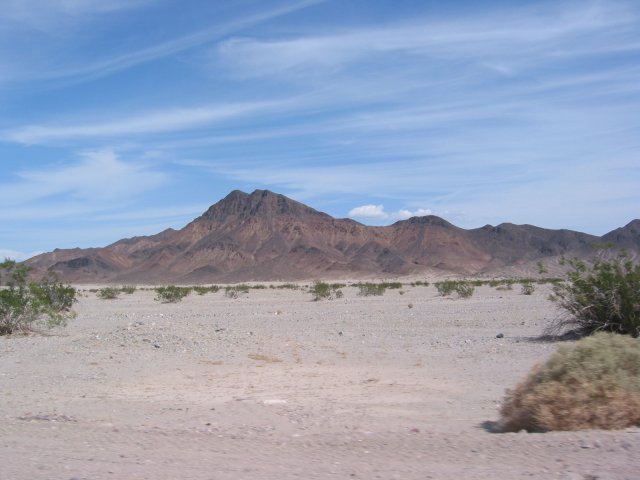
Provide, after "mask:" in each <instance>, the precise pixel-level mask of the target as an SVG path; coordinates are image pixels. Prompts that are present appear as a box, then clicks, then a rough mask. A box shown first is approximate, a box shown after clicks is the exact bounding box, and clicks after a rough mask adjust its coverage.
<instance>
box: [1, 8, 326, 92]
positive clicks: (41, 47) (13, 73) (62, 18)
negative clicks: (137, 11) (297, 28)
mask: <svg viewBox="0 0 640 480" xmlns="http://www.w3.org/2000/svg"><path fill="white" fill-rule="evenodd" d="M7 1H8V2H9V5H8V7H7V10H6V15H5V16H4V21H3V20H2V19H0V32H1V27H2V26H3V25H4V26H5V27H15V25H16V23H18V24H20V23H22V24H26V25H30V26H33V27H34V28H36V29H38V30H42V31H43V32H45V33H48V32H49V31H53V32H55V30H56V29H59V28H60V26H61V24H62V23H63V22H74V23H78V22H83V21H88V20H92V19H94V18H95V17H97V16H99V15H103V14H106V13H113V12H118V11H121V10H125V9H134V8H139V7H143V6H145V5H148V4H151V3H157V2H158V0H131V1H114V2H101V1H95V0H87V1H80V0H51V1H49V0H24V1H22V0H7ZM323 1H326V0H298V1H295V2H289V3H284V4H276V5H272V6H270V8H262V9H260V10H257V11H254V12H252V13H249V14H245V15H241V16H238V17H237V18H235V19H234V20H232V21H226V22H224V23H219V24H214V25H213V26H210V27H208V28H203V29H200V30H197V31H195V32H192V33H189V34H186V35H178V36H175V37H174V38H170V39H168V40H164V41H156V42H153V43H152V44H150V45H147V46H140V47H138V48H133V49H129V50H127V51H124V52H121V53H115V54H112V55H109V56H103V57H102V58H97V59H96V58H95V57H94V56H91V57H88V58H84V59H83V61H80V62H79V61H78V60H77V59H73V58H70V59H69V60H68V61H66V62H64V61H62V62H61V56H60V55H59V54H58V55H56V62H55V63H49V61H48V59H47V56H42V55H41V56H39V57H35V58H37V59H38V63H39V64H38V65H25V64H24V63H23V62H21V61H18V59H14V61H13V62H10V61H5V62H4V66H5V70H6V71H5V72H4V75H3V76H0V80H3V77H4V80H5V81H7V82H18V81H19V82H24V81H44V80H49V81H50V80H62V81H65V82H71V83H78V82H83V81H86V80H94V79H97V78H100V77H104V76H106V75H110V74H113V73H117V72H120V71H122V70H126V69H129V68H131V67H134V66H136V65H140V64H144V63H147V62H151V61H154V60H158V59H162V58H165V57H169V56H173V55H176V54H179V53H181V52H186V51H188V50H191V49H194V48H196V47H200V46H202V45H205V44H209V43H212V42H214V41H216V40H218V39H220V38H223V37H224V36H226V35H229V34H231V33H233V32H236V31H238V30H242V29H244V28H247V27H250V26H254V25H257V24H260V23H262V22H266V21H269V20H272V19H275V18H278V17H281V16H284V15H287V14H290V13H293V12H296V11H298V10H301V9H305V8H308V7H310V6H313V5H316V4H318V3H322V2H323ZM3 13H4V12H3ZM61 48H63V46H60V47H59V48H58V50H60V49H61ZM30 50H34V51H35V52H36V53H38V52H39V53H42V51H45V52H46V51H47V48H46V43H45V44H43V43H41V42H39V43H38V44H37V45H30ZM1 59H2V57H1V56H0V60H1ZM62 59H64V56H63V57H62ZM32 63H33V62H32Z"/></svg>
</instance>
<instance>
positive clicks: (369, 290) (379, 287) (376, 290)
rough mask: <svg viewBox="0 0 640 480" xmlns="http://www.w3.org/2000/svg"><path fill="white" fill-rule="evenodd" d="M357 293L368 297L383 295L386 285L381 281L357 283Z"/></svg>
mask: <svg viewBox="0 0 640 480" xmlns="http://www.w3.org/2000/svg"><path fill="white" fill-rule="evenodd" d="M356 286H357V287H358V295H359V296H361V297H368V296H370V295H384V292H385V291H386V289H387V288H386V286H385V285H384V284H383V283H358V284H357V285H356Z"/></svg>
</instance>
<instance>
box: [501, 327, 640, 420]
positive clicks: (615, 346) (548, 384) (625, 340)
mask: <svg viewBox="0 0 640 480" xmlns="http://www.w3.org/2000/svg"><path fill="white" fill-rule="evenodd" d="M501 416H502V419H501V428H502V429H503V430H504V431H519V430H523V429H524V430H527V431H531V432H545V431H549V430H581V429H589V428H601V429H619V428H626V427H629V426H633V425H640V341H639V340H637V339H634V338H631V337H629V336H625V335H616V334H612V333H606V332H599V333H597V334H595V335H593V336H591V337H586V338H583V339H582V340H580V341H579V342H577V343H576V344H575V345H573V346H563V347H560V348H559V349H558V351H557V352H556V353H555V354H554V355H553V356H552V357H551V358H550V359H549V360H548V361H547V362H546V363H545V364H543V365H541V366H537V367H535V368H534V369H533V371H532V372H531V373H530V374H529V376H528V377H527V378H526V379H525V380H524V381H523V382H522V383H520V384H519V385H518V386H517V387H516V388H515V389H514V390H512V391H511V390H508V391H507V395H506V398H505V401H504V403H503V406H502V409H501Z"/></svg>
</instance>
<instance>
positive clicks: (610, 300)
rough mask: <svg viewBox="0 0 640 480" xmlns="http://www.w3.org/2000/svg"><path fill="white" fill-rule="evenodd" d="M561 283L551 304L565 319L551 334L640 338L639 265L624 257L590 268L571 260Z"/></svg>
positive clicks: (555, 286) (601, 261) (556, 286)
mask: <svg viewBox="0 0 640 480" xmlns="http://www.w3.org/2000/svg"><path fill="white" fill-rule="evenodd" d="M568 264H569V265H570V267H571V270H570V271H569V272H568V273H567V279H566V281H565V282H563V283H556V284H555V285H554V287H553V295H552V296H551V300H553V301H555V302H557V304H558V306H559V307H560V308H561V309H562V310H563V311H564V313H565V315H563V316H561V317H560V318H558V319H557V321H556V322H554V323H553V325H552V326H551V327H550V330H551V333H558V332H560V331H563V330H567V329H571V330H574V331H576V332H577V333H579V334H581V335H588V334H591V333H593V332H596V331H599V330H603V331H608V332H617V333H623V334H629V335H631V336H633V337H638V335H640V264H636V263H634V262H632V261H631V260H630V259H629V258H628V257H627V256H626V255H625V254H621V255H620V256H618V257H617V258H615V259H613V260H595V261H594V262H593V263H592V264H587V263H586V262H584V261H582V260H579V259H573V260H570V261H568Z"/></svg>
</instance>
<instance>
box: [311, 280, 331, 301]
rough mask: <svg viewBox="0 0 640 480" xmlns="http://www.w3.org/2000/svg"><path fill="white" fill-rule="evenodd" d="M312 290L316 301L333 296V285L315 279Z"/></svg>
mask: <svg viewBox="0 0 640 480" xmlns="http://www.w3.org/2000/svg"><path fill="white" fill-rule="evenodd" d="M310 291H311V295H313V300H314V301H315V302H317V301H318V300H322V299H324V298H327V299H330V298H331V286H330V285H329V284H328V283H325V282H320V281H315V282H313V286H312V287H311V290H310Z"/></svg>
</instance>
